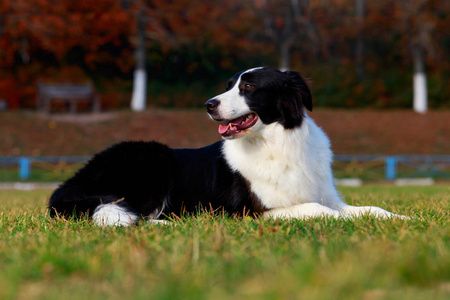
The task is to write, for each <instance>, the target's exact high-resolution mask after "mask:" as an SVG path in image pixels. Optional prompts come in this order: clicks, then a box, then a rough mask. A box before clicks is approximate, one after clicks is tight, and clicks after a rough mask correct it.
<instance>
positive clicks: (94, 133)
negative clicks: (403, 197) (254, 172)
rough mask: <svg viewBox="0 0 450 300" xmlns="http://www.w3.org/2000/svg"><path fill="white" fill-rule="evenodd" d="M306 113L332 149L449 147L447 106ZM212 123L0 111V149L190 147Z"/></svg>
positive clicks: (210, 132)
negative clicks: (135, 144)
mask: <svg viewBox="0 0 450 300" xmlns="http://www.w3.org/2000/svg"><path fill="white" fill-rule="evenodd" d="M310 116H311V117H312V118H313V119H314V120H315V121H316V123H317V124H318V125H319V126H320V127H322V128H323V129H324V130H325V132H326V133H327V134H328V136H329V137H330V140H331V144H332V149H333V151H334V153H336V154H448V153H450V111H431V112H429V113H427V114H423V115H421V114H416V113H414V112H412V111H402V110H399V111H373V110H316V111H314V112H312V113H310ZM217 126H218V125H217V124H216V123H215V122H213V121H211V120H210V119H209V118H208V117H207V115H206V113H205V112H204V111H203V110H160V109H149V110H148V111H145V112H142V113H132V112H129V111H118V112H106V113H100V114H79V115H68V114H51V115H43V114H40V113H35V112H2V113H0V137H1V141H0V155H91V154H93V153H95V152H97V151H99V150H101V149H103V148H104V147H107V146H109V145H111V144H114V143H117V142H120V141H125V140H157V141H160V142H162V143H166V144H168V145H170V146H171V147H175V148H195V147H201V146H204V145H207V144H210V143H213V142H215V141H218V140H219V139H220V136H219V134H218V133H217Z"/></svg>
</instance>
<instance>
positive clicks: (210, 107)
mask: <svg viewBox="0 0 450 300" xmlns="http://www.w3.org/2000/svg"><path fill="white" fill-rule="evenodd" d="M219 104H220V101H219V100H216V99H211V100H208V101H206V103H205V108H206V110H207V111H208V112H212V111H214V110H215V109H216V108H217V106H219Z"/></svg>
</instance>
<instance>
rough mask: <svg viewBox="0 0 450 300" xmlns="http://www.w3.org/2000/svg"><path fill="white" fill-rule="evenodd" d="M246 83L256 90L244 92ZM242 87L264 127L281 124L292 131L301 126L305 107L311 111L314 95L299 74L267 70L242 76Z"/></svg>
mask: <svg viewBox="0 0 450 300" xmlns="http://www.w3.org/2000/svg"><path fill="white" fill-rule="evenodd" d="M239 74H240V73H239ZM239 74H237V75H239ZM235 77H236V76H234V77H233V79H234V78H235ZM233 79H232V80H233ZM234 81H235V80H234ZM247 83H248V84H252V85H254V86H255V88H253V89H250V90H246V89H244V88H243V87H244V85H245V84H247ZM233 85H234V83H233ZM240 85H241V86H240V92H241V93H242V94H244V95H245V97H246V101H247V104H248V106H249V107H250V109H251V110H252V111H255V112H257V114H258V116H259V118H260V119H261V121H262V122H263V123H264V124H271V123H274V122H279V123H281V124H282V125H283V126H284V128H286V129H292V128H294V127H297V126H300V125H301V123H302V120H303V107H305V108H306V109H308V110H309V111H312V96H311V92H310V90H309V87H308V85H307V84H306V82H305V80H304V79H303V78H302V76H301V75H300V74H299V73H297V72H294V71H286V72H281V71H279V70H277V69H274V68H270V67H265V68H262V69H260V70H258V71H256V72H249V73H245V74H243V75H242V77H241V83H240Z"/></svg>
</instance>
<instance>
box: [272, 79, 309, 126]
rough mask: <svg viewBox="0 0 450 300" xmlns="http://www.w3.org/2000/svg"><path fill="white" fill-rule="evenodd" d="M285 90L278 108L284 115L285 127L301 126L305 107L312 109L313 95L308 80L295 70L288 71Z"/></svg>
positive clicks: (283, 122) (282, 121)
mask: <svg viewBox="0 0 450 300" xmlns="http://www.w3.org/2000/svg"><path fill="white" fill-rule="evenodd" d="M284 74H286V75H287V78H286V82H285V90H284V93H283V95H280V99H279V101H278V109H279V111H280V113H281V115H282V118H283V119H282V120H281V123H282V124H283V126H284V128H286V129H291V128H294V127H296V126H300V125H301V123H302V120H303V117H304V116H303V107H306V109H308V110H309V111H312V96H311V91H310V90H309V87H308V85H307V84H306V81H305V80H304V79H303V78H302V76H301V75H300V74H299V73H297V72H294V71H286V72H284Z"/></svg>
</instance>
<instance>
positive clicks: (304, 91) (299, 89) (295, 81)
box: [284, 71, 313, 111]
mask: <svg viewBox="0 0 450 300" xmlns="http://www.w3.org/2000/svg"><path fill="white" fill-rule="evenodd" d="M284 73H285V74H286V75H288V76H289V77H290V82H289V87H290V88H291V89H293V90H294V92H296V93H297V94H298V97H299V98H300V101H301V103H302V104H303V106H304V107H306V109H307V110H309V111H312V108H313V104H312V95H311V91H310V89H309V86H308V84H307V83H306V80H305V79H304V78H303V77H302V76H301V75H300V73H298V72H295V71H286V72H284Z"/></svg>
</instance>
